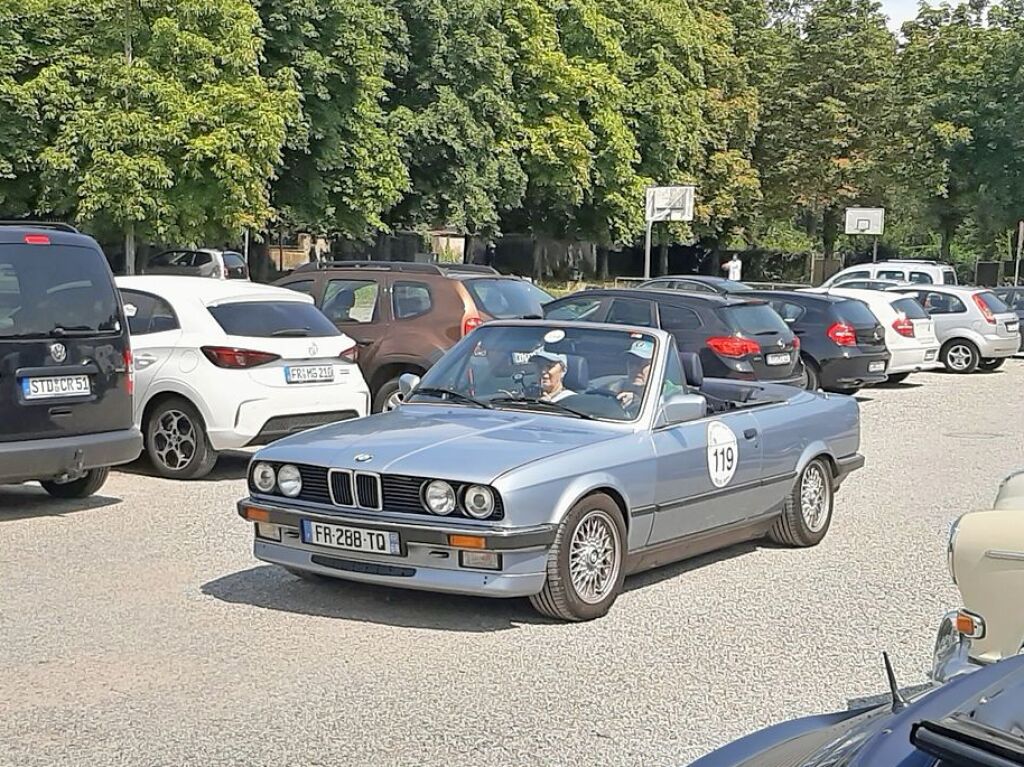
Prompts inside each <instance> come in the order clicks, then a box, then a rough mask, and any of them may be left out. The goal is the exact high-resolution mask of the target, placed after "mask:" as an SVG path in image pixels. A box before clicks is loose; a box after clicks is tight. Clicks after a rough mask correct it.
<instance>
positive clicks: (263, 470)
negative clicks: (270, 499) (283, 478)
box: [252, 463, 277, 493]
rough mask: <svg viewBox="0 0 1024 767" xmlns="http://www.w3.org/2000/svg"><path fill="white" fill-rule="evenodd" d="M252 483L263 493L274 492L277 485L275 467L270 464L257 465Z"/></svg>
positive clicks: (253, 472) (254, 468) (253, 471)
mask: <svg viewBox="0 0 1024 767" xmlns="http://www.w3.org/2000/svg"><path fill="white" fill-rule="evenodd" d="M252 483H253V485H255V486H256V489H257V490H259V491H260V492H261V493H272V492H274V485H276V484H277V475H276V474H275V473H274V467H273V466H271V465H270V464H269V463H258V464H256V465H255V466H254V467H253V470H252Z"/></svg>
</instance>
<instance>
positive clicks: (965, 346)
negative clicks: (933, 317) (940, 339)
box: [939, 338, 981, 374]
mask: <svg viewBox="0 0 1024 767" xmlns="http://www.w3.org/2000/svg"><path fill="white" fill-rule="evenodd" d="M939 359H941V360H942V364H943V365H945V366H946V370H948V371H949V372H950V373H957V374H964V373H973V372H974V371H975V370H977V369H978V363H979V362H981V355H980V354H979V353H978V347H977V346H975V345H974V344H972V343H971V342H970V341H965V340H963V339H962V338H954V339H953V340H952V341H946V343H945V345H944V346H943V347H942V351H940V352H939Z"/></svg>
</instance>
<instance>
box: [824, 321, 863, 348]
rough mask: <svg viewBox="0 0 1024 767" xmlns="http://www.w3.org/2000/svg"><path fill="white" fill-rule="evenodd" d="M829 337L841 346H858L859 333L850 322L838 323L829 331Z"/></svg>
mask: <svg viewBox="0 0 1024 767" xmlns="http://www.w3.org/2000/svg"><path fill="white" fill-rule="evenodd" d="M828 337H829V338H831V339H832V340H833V341H834V342H835V343H836V344H838V345H839V346H856V345H857V331H856V330H854V329H853V325H851V324H849V323H848V322H836V323H834V324H833V325H832V327H830V328H829V329H828Z"/></svg>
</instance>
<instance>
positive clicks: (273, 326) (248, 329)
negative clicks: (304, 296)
mask: <svg viewBox="0 0 1024 767" xmlns="http://www.w3.org/2000/svg"><path fill="white" fill-rule="evenodd" d="M210 314H212V315H213V318H214V319H215V320H217V324H218V325H220V326H221V328H223V329H224V332H225V333H227V334H228V335H229V336H248V337H250V338H273V337H280V336H296V337H317V338H320V337H325V336H337V335H341V333H340V332H339V331H338V329H337V328H336V327H334V324H333V323H332V322H331V321H330V320H329V319H327V318H326V317H325V316H324V315H323V314H322V313H321V311H320V310H319V309H317V308H316V307H315V306H313V304H307V303H305V302H303V301H244V302H239V303H232V304H221V305H220V306H211V307H210Z"/></svg>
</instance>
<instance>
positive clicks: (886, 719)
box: [691, 656, 1024, 767]
mask: <svg viewBox="0 0 1024 767" xmlns="http://www.w3.org/2000/svg"><path fill="white" fill-rule="evenodd" d="M1022 693H1024V656H1017V657H1014V658H1009V659H1007V660H1004V661H1000V662H999V663H994V664H992V665H990V666H983V667H981V668H979V669H978V670H977V671H975V672H972V673H970V674H965V675H963V676H959V677H956V678H954V679H953V680H952V681H950V682H947V683H946V684H944V685H942V686H940V687H929V688H928V689H927V691H926V692H924V693H922V694H920V695H918V696H916V697H914V698H912V699H911V700H910V702H909V703H908V704H907V705H906V706H905V707H904V708H901V709H899V710H897V711H895V712H894V711H893V710H892V705H891V702H890V703H885V704H883V705H880V706H876V707H870V708H861V709H858V710H854V711H846V712H840V713H837V714H826V715H821V716H814V717H808V718H806V719H796V720H792V721H789V722H783V723H782V724H779V725H775V726H774V727H769V728H768V729H766V730H761V731H760V732H756V733H753V734H752V735H748V736H747V737H745V738H741V739H740V740H738V741H734V742H733V743H730V744H729V745H727V746H724V747H723V748H721V749H719V750H718V751H714V752H712V753H710V754H708V755H707V756H706V757H704V758H702V759H699V760H698V761H697V762H695V763H694V764H693V765H691V767H741V766H742V767H754V765H756V766H757V767H840V766H841V767H896V765H899V766H900V767H926V766H929V767H930V765H933V764H934V763H935V760H934V758H932V757H930V756H928V755H927V754H924V753H922V752H921V751H918V750H917V748H915V746H914V745H913V744H912V743H911V742H910V732H911V729H912V728H913V726H914V724H916V723H917V722H920V721H922V720H925V719H928V720H933V721H934V720H939V719H943V718H945V717H947V716H950V715H951V714H954V713H957V712H960V713H971V714H972V716H973V717H974V718H976V719H978V720H979V721H982V722H984V723H986V724H989V725H991V726H994V727H998V728H1000V729H1003V730H1007V731H1014V729H1015V728H1020V727H1022V726H1024V702H1022V701H1024V695H1022ZM886 697H888V696H886Z"/></svg>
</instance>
